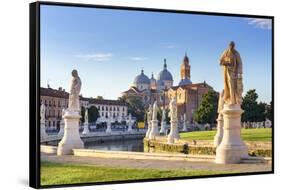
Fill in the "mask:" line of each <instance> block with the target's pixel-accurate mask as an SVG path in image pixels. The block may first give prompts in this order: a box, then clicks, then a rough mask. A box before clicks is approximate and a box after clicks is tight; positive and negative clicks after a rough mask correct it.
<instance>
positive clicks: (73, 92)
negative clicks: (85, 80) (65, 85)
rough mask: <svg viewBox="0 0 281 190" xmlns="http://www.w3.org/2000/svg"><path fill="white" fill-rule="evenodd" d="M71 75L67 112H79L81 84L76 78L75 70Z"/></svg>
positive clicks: (77, 77)
mask: <svg viewBox="0 0 281 190" xmlns="http://www.w3.org/2000/svg"><path fill="white" fill-rule="evenodd" d="M71 74H72V80H71V87H70V94H69V104H68V110H69V111H74V112H80V105H79V94H80V90H81V85H82V83H81V80H80V78H79V76H78V72H77V70H73V71H72V72H71Z"/></svg>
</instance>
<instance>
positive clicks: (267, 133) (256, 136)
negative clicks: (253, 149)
mask: <svg viewBox="0 0 281 190" xmlns="http://www.w3.org/2000/svg"><path fill="white" fill-rule="evenodd" d="M215 134H216V131H195V132H187V133H180V137H181V139H185V140H213V139H214V136H215ZM271 135H272V131H271V128H266V129H264V128H262V129H242V139H243V140H245V141H271Z"/></svg>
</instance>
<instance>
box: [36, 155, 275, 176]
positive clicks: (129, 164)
mask: <svg viewBox="0 0 281 190" xmlns="http://www.w3.org/2000/svg"><path fill="white" fill-rule="evenodd" d="M41 160H42V161H49V162H56V163H71V164H87V165H95V166H112V167H126V168H150V169H187V170H216V171H235V172H257V171H271V164H269V163H262V164H227V165H223V164H215V163H210V162H191V161H172V160H136V159H119V158H93V157H77V156H72V155H67V156H57V155H54V154H45V153H41Z"/></svg>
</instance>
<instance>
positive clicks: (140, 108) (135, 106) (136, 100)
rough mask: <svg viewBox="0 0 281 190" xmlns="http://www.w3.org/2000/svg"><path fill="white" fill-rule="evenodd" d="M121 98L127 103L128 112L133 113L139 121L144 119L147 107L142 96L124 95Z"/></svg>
mask: <svg viewBox="0 0 281 190" xmlns="http://www.w3.org/2000/svg"><path fill="white" fill-rule="evenodd" d="M119 100H120V101H122V102H124V103H126V104H127V106H128V112H129V113H131V114H132V116H134V117H136V118H137V121H139V122H143V121H144V115H145V108H144V105H143V103H142V99H141V98H140V97H137V96H129V97H128V96H122V97H120V98H119Z"/></svg>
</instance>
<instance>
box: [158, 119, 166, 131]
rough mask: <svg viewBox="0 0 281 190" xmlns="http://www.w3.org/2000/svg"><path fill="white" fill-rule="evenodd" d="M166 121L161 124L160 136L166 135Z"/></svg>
mask: <svg viewBox="0 0 281 190" xmlns="http://www.w3.org/2000/svg"><path fill="white" fill-rule="evenodd" d="M166 125H167V124H166V121H162V122H161V128H160V131H159V133H160V134H165V133H166Z"/></svg>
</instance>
